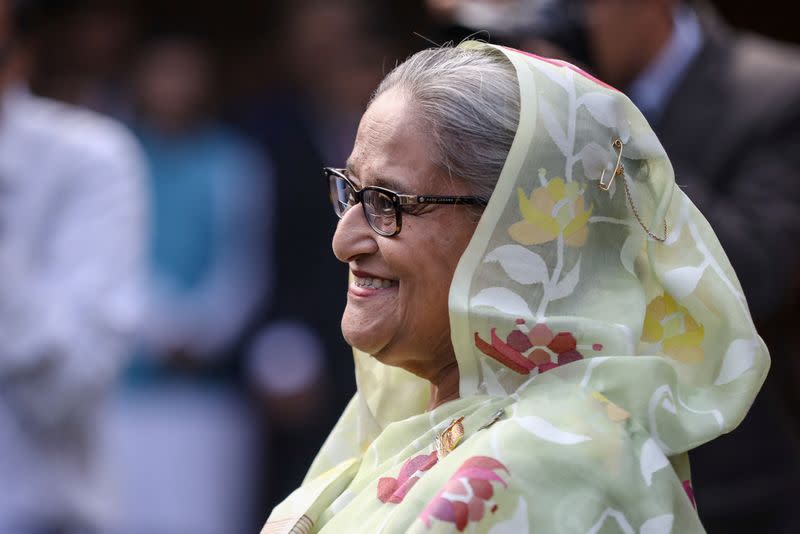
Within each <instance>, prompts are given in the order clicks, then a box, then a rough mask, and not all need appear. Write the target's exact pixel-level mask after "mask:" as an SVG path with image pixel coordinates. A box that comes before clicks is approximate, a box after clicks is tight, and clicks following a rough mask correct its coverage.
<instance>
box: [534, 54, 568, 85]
mask: <svg viewBox="0 0 800 534" xmlns="http://www.w3.org/2000/svg"><path fill="white" fill-rule="evenodd" d="M531 64H532V65H533V66H534V67H536V70H538V71H539V72H541V73H542V74H544V75H545V76H547V77H548V78H550V80H551V81H552V82H554V83H557V84H558V85H560V86H561V87H562V88H563V89H564V90H565V91H567V92H570V90H571V89H572V86H573V85H574V84H575V82H574V81H573V79H572V71H570V70H569V69H568V68H566V67H558V66H556V65H551V64H542V63H540V62H538V61H534V62H533V63H531Z"/></svg>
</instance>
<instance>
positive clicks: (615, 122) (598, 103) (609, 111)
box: [581, 92, 631, 143]
mask: <svg viewBox="0 0 800 534" xmlns="http://www.w3.org/2000/svg"><path fill="white" fill-rule="evenodd" d="M620 102H621V101H620V100H619V99H617V98H614V97H612V96H611V95H607V94H605V93H599V92H598V93H586V94H585V95H583V96H582V97H581V104H583V105H584V106H586V109H587V110H589V113H590V114H591V115H592V117H594V119H595V120H596V121H597V122H599V123H600V124H602V125H603V126H606V127H608V128H611V129H612V130H614V131H615V133H616V134H617V135H618V136H619V138H620V140H621V141H622V142H623V143H627V142H628V139H629V138H630V135H631V130H630V125H629V124H628V121H627V119H626V118H625V114H624V110H623V108H622V106H621V105H620Z"/></svg>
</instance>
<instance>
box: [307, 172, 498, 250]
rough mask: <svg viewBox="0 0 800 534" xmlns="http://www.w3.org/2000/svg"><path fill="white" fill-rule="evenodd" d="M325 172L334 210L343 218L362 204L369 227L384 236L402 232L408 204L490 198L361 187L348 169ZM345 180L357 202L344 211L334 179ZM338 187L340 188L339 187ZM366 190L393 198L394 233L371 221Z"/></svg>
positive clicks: (485, 201) (480, 201) (474, 201)
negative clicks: (365, 201) (404, 211)
mask: <svg viewBox="0 0 800 534" xmlns="http://www.w3.org/2000/svg"><path fill="white" fill-rule="evenodd" d="M322 171H323V173H324V174H325V178H326V179H327V180H328V189H329V191H330V199H331V203H333V212H334V213H336V215H337V216H338V217H339V218H340V219H341V218H342V217H344V214H345V213H347V212H348V211H349V210H350V208H352V207H353V206H355V205H356V204H359V203H360V204H361V209H362V210H363V212H364V218H365V219H366V221H367V224H369V227H370V228H372V230H373V231H375V233H376V234H378V235H381V236H384V237H394V236H396V235H397V234H399V233H400V230H401V229H402V226H403V224H402V223H403V210H404V209H405V208H406V207H408V206H413V205H419V204H451V205H453V204H463V205H473V206H481V207H483V206H486V204H488V203H489V201H488V199H485V198H482V197H476V196H452V195H450V196H442V195H404V194H402V193H397V192H395V191H392V190H391V189H386V188H385V187H380V186H376V185H368V186H365V187H362V188H361V189H359V188H358V187H356V186H355V184H353V182H351V181H350V179H349V178H348V177H347V175H346V174H345V173H346V172H347V170H346V169H336V168H333V167H324V168H323V169H322ZM337 179H340V180H343V181H344V182H345V184H347V186H348V187H349V188H350V189H352V191H353V195H354V196H355V199H356V202H355V203H354V204H351V205H350V206H349V207H348V208H347V209H345V210H344V211H343V212H342V213H339V211H338V210H337V209H336V205H337V204H338V203H339V200H338V199H337V198H334V195H333V191H334V188H333V187H332V185H333V180H337ZM337 189H338V188H337ZM365 191H376V192H378V193H381V194H383V195H385V196H386V197H387V198H389V200H391V202H392V205H393V206H394V214H395V231H394V232H392V233H387V232H385V231H383V230H381V229H380V228H377V227H376V226H375V225H374V224H373V223H372V221H371V219H370V215H369V213H367V206H366V204H365V203H364V202H363V198H364V196H363V195H364V192H365Z"/></svg>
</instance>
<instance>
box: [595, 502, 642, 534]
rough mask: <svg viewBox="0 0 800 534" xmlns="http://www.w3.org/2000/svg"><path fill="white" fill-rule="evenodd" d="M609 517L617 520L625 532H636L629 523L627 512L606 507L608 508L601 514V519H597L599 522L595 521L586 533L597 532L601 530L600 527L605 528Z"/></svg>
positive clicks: (628, 533) (630, 533)
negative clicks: (626, 516)
mask: <svg viewBox="0 0 800 534" xmlns="http://www.w3.org/2000/svg"><path fill="white" fill-rule="evenodd" d="M609 517H611V518H612V519H614V521H616V522H617V525H618V526H619V528H620V530H622V532H623V534H635V533H634V531H633V528H631V524H630V523H628V520H627V519H626V518H625V514H623V513H622V512H620V511H619V510H614V509H613V508H606V510H605V511H604V512H603V514H602V515H601V516H600V519H598V520H597V523H595V524H594V525H593V526H592V528H590V529H589V530H587V531H586V534H597V533H598V532H600V529H601V528H603V525H604V524H605V522H606V519H608V518H609Z"/></svg>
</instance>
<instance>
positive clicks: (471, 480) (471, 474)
mask: <svg viewBox="0 0 800 534" xmlns="http://www.w3.org/2000/svg"><path fill="white" fill-rule="evenodd" d="M497 470H502V471H505V472H506V473H509V471H508V468H507V467H506V466H505V465H503V464H502V463H500V462H498V461H497V460H495V459H494V458H489V457H488V456H473V457H472V458H469V459H467V460H466V461H465V462H464V463H463V464H461V467H459V468H458V470H457V471H456V472H455V473H454V474H453V476H451V477H450V480H448V481H447V483H446V484H445V485H444V487H443V488H442V489H441V490H439V493H437V494H436V496H435V497H434V498H433V499H432V500H431V501H430V502H429V503H428V505H427V506H426V507H425V509H424V510H423V511H422V514H420V516H419V518H420V519H421V520H422V522H423V523H425V526H427V527H430V526H431V517H435V518H436V519H439V520H440V521H447V522H449V523H454V524H455V526H456V529H458V531H459V532H463V531H464V529H465V528H466V526H467V524H468V523H469V522H470V521H473V522H477V521H480V520H481V519H483V516H484V515H485V513H486V508H487V507H488V508H489V510H490V511H491V512H492V513H494V512H496V511H497V505H496V504H494V502H493V501H492V500H491V499H492V496H493V495H494V488H493V487H492V482H499V483H500V484H502V485H503V487H507V486H508V483H507V482H506V481H505V480H503V479H502V478H501V477H500V475H498V474H497V473H496V471H497ZM509 474H510V473H509Z"/></svg>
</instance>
